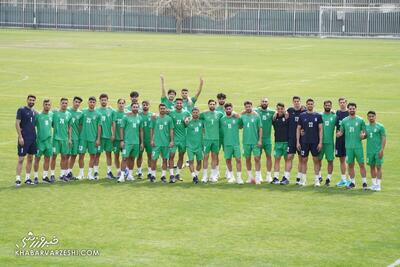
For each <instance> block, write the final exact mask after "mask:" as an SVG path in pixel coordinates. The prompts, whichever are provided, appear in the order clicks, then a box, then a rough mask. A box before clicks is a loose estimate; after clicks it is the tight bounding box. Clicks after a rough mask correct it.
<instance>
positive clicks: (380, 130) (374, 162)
mask: <svg viewBox="0 0 400 267" xmlns="http://www.w3.org/2000/svg"><path fill="white" fill-rule="evenodd" d="M367 115H368V121H369V124H368V125H367V126H366V134H367V135H366V136H367V159H368V165H369V166H370V168H371V177H372V187H371V189H372V190H373V191H381V181H382V165H383V154H384V152H385V145H386V131H385V127H384V126H383V125H382V124H381V123H379V122H376V113H375V111H368V114H367Z"/></svg>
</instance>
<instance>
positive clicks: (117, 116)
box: [114, 110, 125, 141]
mask: <svg viewBox="0 0 400 267" xmlns="http://www.w3.org/2000/svg"><path fill="white" fill-rule="evenodd" d="M124 117H125V112H124V111H119V110H116V111H115V113H114V122H115V140H118V141H119V140H121V136H120V134H119V132H120V131H119V130H120V129H121V125H122V120H123V118H124Z"/></svg>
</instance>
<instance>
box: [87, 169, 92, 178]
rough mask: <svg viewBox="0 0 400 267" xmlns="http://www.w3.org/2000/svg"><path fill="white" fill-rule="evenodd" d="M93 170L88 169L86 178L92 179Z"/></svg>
mask: <svg viewBox="0 0 400 267" xmlns="http://www.w3.org/2000/svg"><path fill="white" fill-rule="evenodd" d="M92 173H93V168H89V170H88V177H92Z"/></svg>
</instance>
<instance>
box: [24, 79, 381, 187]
mask: <svg viewBox="0 0 400 267" xmlns="http://www.w3.org/2000/svg"><path fill="white" fill-rule="evenodd" d="M160 79H161V103H160V104H158V113H153V112H151V111H150V102H149V101H148V100H144V101H139V93H138V92H137V91H133V92H131V93H130V100H131V103H129V104H127V102H126V101H125V99H123V98H120V99H118V101H117V108H116V109H113V108H112V107H110V105H109V97H108V95H107V94H105V93H103V94H101V95H100V96H99V98H98V101H99V102H100V106H99V107H96V105H97V98H96V97H94V96H92V97H89V99H88V104H87V108H84V109H82V110H81V109H80V108H81V104H82V102H83V99H82V98H81V97H79V96H75V97H74V98H73V101H72V105H71V106H69V101H68V99H67V98H65V97H62V98H61V99H60V104H59V108H57V109H52V102H51V100H50V99H44V100H43V109H42V111H41V112H37V111H35V109H34V108H33V107H34V105H35V102H36V97H35V96H34V95H29V96H28V97H27V105H26V106H24V107H21V108H19V109H18V111H17V115H16V130H17V134H18V147H17V149H18V163H17V168H16V186H20V185H21V184H22V182H21V172H22V168H23V163H24V160H25V158H26V166H25V169H26V175H25V182H24V183H25V184H27V185H35V184H38V183H39V178H38V176H39V175H38V171H39V164H40V160H41V158H42V157H43V159H44V160H43V178H42V181H43V183H54V182H55V180H56V178H55V168H56V162H57V156H58V155H60V169H61V173H60V176H59V180H60V181H62V182H68V181H71V180H82V179H84V178H85V174H84V167H85V166H84V165H85V154H89V157H90V159H89V168H88V173H87V179H88V180H96V179H98V178H99V160H100V157H101V154H102V153H103V152H104V153H105V155H106V163H107V178H109V179H113V180H114V179H115V180H116V181H117V182H119V183H121V182H125V181H126V180H128V181H133V180H135V177H134V174H133V169H134V165H135V163H136V168H137V172H136V176H137V179H142V177H143V176H144V172H143V171H142V163H143V158H144V157H143V154H144V153H146V154H147V178H148V179H149V181H150V182H153V183H154V182H156V180H157V179H156V170H157V160H158V158H159V157H161V159H162V164H161V178H160V180H161V182H163V183H167V182H168V181H167V170H168V169H169V177H168V178H169V183H175V182H177V181H183V179H182V178H183V177H182V176H181V172H182V168H183V167H185V165H186V164H188V166H189V169H190V173H191V176H192V177H191V179H192V181H193V183H195V184H197V183H199V182H202V183H208V182H211V183H216V182H218V179H219V177H220V171H219V162H220V158H219V152H220V150H221V149H222V150H223V155H224V158H225V161H226V167H227V168H226V172H225V177H226V178H227V182H228V183H230V184H233V183H237V184H244V181H243V180H242V156H243V158H244V159H245V165H246V171H247V181H246V182H247V183H254V184H261V183H262V182H267V183H271V184H280V185H288V184H289V181H290V173H291V170H292V165H293V159H294V158H295V155H296V154H297V155H298V159H299V162H298V166H297V168H298V172H297V175H296V184H297V185H299V186H304V185H306V181H307V177H306V174H307V165H308V158H309V154H311V156H312V161H313V167H314V168H313V171H314V176H315V178H314V186H316V187H319V186H321V184H322V183H323V182H324V181H323V180H324V179H323V178H322V176H321V169H322V162H323V159H324V158H325V159H326V161H327V176H326V179H325V182H324V185H325V186H330V184H331V180H332V175H333V166H334V164H333V162H334V159H335V157H336V158H338V159H339V166H340V173H341V177H340V180H339V181H338V182H337V183H336V186H338V187H344V188H347V189H353V188H355V186H356V182H355V176H356V175H355V161H357V163H358V166H359V171H360V174H361V179H362V188H363V190H366V189H371V190H373V191H380V190H381V180H382V165H383V156H384V150H385V144H386V133H385V128H384V126H383V125H382V124H381V123H379V122H377V121H376V112H375V111H369V112H368V113H367V117H368V124H366V123H365V121H364V120H363V119H362V118H361V117H360V116H357V115H356V111H357V105H356V103H352V102H349V103H348V102H347V100H346V98H344V97H340V98H339V99H338V104H339V109H338V110H336V112H334V111H333V109H332V108H333V107H332V106H333V104H332V101H331V100H325V101H324V103H323V109H324V110H323V112H321V113H318V112H315V111H314V108H315V103H314V100H313V99H311V98H309V99H307V100H306V102H305V106H303V105H302V103H301V99H300V97H299V96H293V98H292V102H293V105H292V106H291V107H289V108H286V106H285V104H284V103H277V104H276V108H275V109H272V108H271V107H270V105H269V102H268V98H266V97H263V98H262V99H261V101H260V105H259V106H258V107H255V106H254V105H253V103H252V102H251V101H244V104H243V107H244V108H240V111H234V107H233V104H232V103H229V102H228V101H227V96H226V95H225V94H224V93H219V94H218V95H217V100H214V99H210V100H208V110H206V111H200V109H199V108H198V107H197V106H196V102H197V100H198V98H199V96H200V94H201V92H202V89H203V85H204V80H203V79H202V78H200V85H199V88H198V90H197V92H196V94H195V95H194V96H193V97H190V95H189V90H188V89H186V88H184V89H182V90H181V97H176V95H177V93H176V91H175V90H173V89H169V90H168V91H166V89H165V78H164V76H163V75H161V76H160ZM236 110H239V108H238V109H236ZM272 128H273V129H274V149H272ZM240 131H242V142H241V143H242V145H240ZM364 139H366V143H367V144H366V157H367V164H368V165H369V166H370V174H371V179H372V186H371V187H368V185H367V171H366V167H365V157H364V148H363V144H362V141H363V140H364ZM263 152H265V155H266V170H267V172H266V177H265V179H264V178H263V175H262V173H261V156H262V153H263ZM185 153H186V154H187V159H188V161H187V162H185ZM112 154H114V157H112ZM120 155H121V156H120ZM273 158H274V162H273ZM282 158H283V160H284V170H283V173H282V174H283V177H282V178H281V180H280V165H281V164H280V162H281V159H282ZM76 159H78V164H79V175H78V176H76V177H75V176H74V175H73V173H72V169H73V168H74V165H75V161H76ZM176 159H177V160H176ZM233 159H234V161H235V163H236V173H234V171H233V163H232V161H233ZM113 160H114V165H115V168H116V175H115V176H114V174H113V171H112V169H113V167H112V161H113ZM209 160H210V165H211V168H210V173H209ZM253 162H254V167H255V172H253V168H252V167H253V166H252V165H253ZM195 163H196V164H195ZM32 164H33V169H34V170H33V171H34V177H33V180H32V179H31V169H32ZM201 170H202V171H203V173H202V178H201V179H199V176H200V172H201ZM272 170H273V172H272ZM49 171H50V173H49Z"/></svg>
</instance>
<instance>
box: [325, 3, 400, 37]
mask: <svg viewBox="0 0 400 267" xmlns="http://www.w3.org/2000/svg"><path fill="white" fill-rule="evenodd" d="M319 35H320V37H365V38H400V6H394V5H387V6H380V7H351V6H346V7H335V6H321V7H320V12H319Z"/></svg>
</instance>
